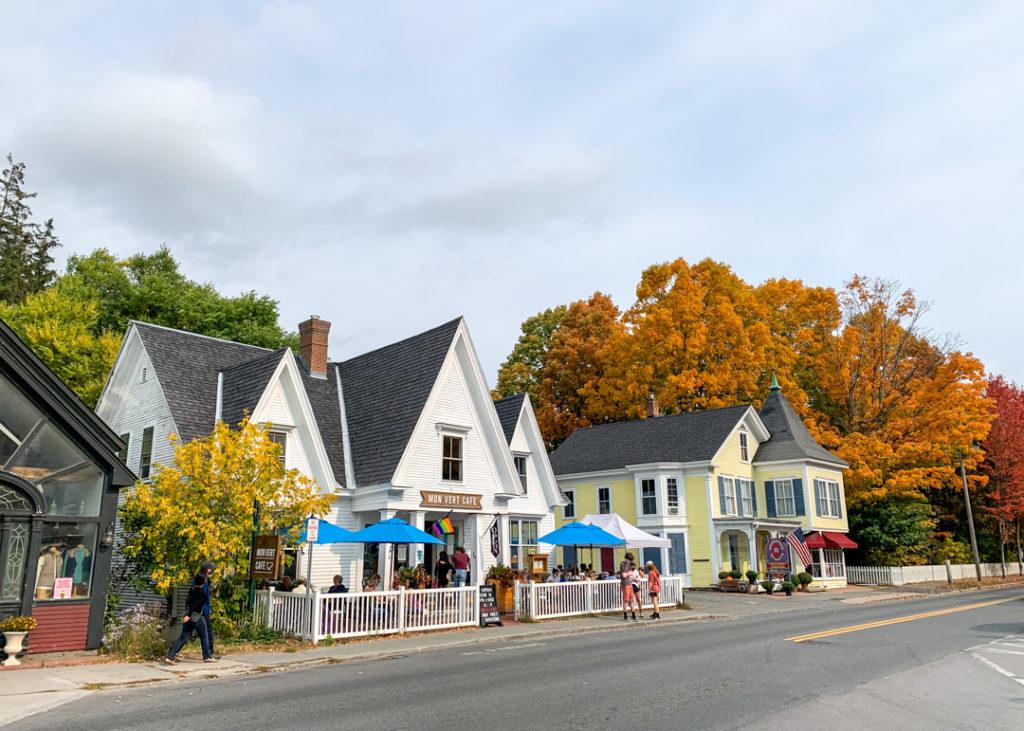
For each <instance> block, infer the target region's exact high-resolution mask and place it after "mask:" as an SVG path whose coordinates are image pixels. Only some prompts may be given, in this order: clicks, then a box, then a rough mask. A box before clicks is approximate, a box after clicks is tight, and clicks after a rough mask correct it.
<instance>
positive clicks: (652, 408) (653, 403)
mask: <svg viewBox="0 0 1024 731" xmlns="http://www.w3.org/2000/svg"><path fill="white" fill-rule="evenodd" d="M655 416H661V412H660V411H659V410H658V399H656V398H654V391H649V392H648V393H647V418H648V419H653V418H654V417H655Z"/></svg>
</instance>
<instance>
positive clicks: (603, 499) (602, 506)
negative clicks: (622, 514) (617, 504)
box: [597, 485, 612, 515]
mask: <svg viewBox="0 0 1024 731" xmlns="http://www.w3.org/2000/svg"><path fill="white" fill-rule="evenodd" d="M597 512H598V514H600V515H608V513H610V512H612V486H611V485H598V487H597Z"/></svg>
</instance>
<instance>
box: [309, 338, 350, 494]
mask: <svg viewBox="0 0 1024 731" xmlns="http://www.w3.org/2000/svg"><path fill="white" fill-rule="evenodd" d="M298 361H299V373H300V374H301V375H302V385H303V386H304V387H305V389H306V397H307V398H309V405H310V407H311V408H312V409H313V418H314V419H316V427H317V429H319V430H320V439H321V440H322V441H323V445H324V449H325V450H326V452H327V459H328V461H330V463H331V471H332V472H333V473H334V479H336V480H337V481H338V484H340V485H342V486H343V487H344V486H346V483H345V440H344V438H343V436H342V433H341V407H340V406H339V405H338V381H337V378H336V377H335V373H334V368H332V367H331V366H328V367H327V378H314V377H313V376H311V375H310V374H309V371H308V370H307V369H305V368H303V367H302V362H303V361H302V359H301V358H299V359H298Z"/></svg>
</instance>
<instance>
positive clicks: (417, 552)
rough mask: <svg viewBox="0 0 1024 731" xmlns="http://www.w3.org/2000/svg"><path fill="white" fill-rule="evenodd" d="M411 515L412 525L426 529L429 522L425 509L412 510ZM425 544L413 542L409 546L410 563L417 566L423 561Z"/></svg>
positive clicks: (414, 566)
mask: <svg viewBox="0 0 1024 731" xmlns="http://www.w3.org/2000/svg"><path fill="white" fill-rule="evenodd" d="M409 517H410V518H412V522H411V524H412V527H413V528H419V529H420V530H423V529H424V526H426V524H427V514H426V511H424V510H410V511H409ZM423 555H424V554H423V544H422V543H413V544H412V545H411V546H409V565H410V566H412V567H413V568H416V567H417V566H419V565H420V564H421V563H423Z"/></svg>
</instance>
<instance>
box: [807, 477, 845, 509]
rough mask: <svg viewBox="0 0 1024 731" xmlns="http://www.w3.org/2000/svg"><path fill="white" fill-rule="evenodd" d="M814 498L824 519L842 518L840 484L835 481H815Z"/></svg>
mask: <svg viewBox="0 0 1024 731" xmlns="http://www.w3.org/2000/svg"><path fill="white" fill-rule="evenodd" d="M814 497H815V499H816V500H817V502H818V515H820V516H821V517H822V518H841V517H842V516H843V514H842V510H841V508H840V502H839V501H840V497H839V483H838V482H836V481H835V480H818V479H815V480H814Z"/></svg>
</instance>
